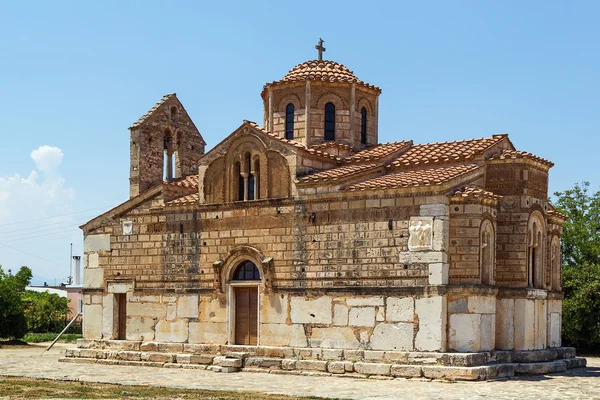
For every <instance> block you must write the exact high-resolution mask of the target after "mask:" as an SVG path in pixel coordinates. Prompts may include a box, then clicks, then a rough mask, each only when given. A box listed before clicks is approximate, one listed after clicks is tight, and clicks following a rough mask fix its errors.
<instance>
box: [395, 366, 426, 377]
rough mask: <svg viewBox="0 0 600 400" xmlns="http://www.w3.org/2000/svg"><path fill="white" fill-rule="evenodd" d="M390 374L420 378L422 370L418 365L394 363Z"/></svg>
mask: <svg viewBox="0 0 600 400" xmlns="http://www.w3.org/2000/svg"><path fill="white" fill-rule="evenodd" d="M390 374H391V375H392V376H396V377H399V378H420V377H421V375H422V371H421V367H420V366H418V365H392V368H391V369H390Z"/></svg>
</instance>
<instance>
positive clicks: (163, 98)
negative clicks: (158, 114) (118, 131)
mask: <svg viewBox="0 0 600 400" xmlns="http://www.w3.org/2000/svg"><path fill="white" fill-rule="evenodd" d="M173 96H175V93H169V94H166V95H164V96H163V97H162V99H160V100H159V101H158V103H156V104H155V105H154V106H153V107H152V108H151V109H150V110H148V112H147V113H146V114H144V115H142V116H141V117H140V119H138V120H137V121H135V122H134V123H133V125H131V127H130V128H129V129H132V128H137V127H138V126H139V125H140V124H142V123H143V122H144V121H146V120H147V119H148V118H150V116H151V115H152V114H153V113H154V111H156V110H157V109H158V108H159V107H160V106H162V105H163V104H165V103H166V102H167V101H168V100H169V99H170V98H171V97H173Z"/></svg>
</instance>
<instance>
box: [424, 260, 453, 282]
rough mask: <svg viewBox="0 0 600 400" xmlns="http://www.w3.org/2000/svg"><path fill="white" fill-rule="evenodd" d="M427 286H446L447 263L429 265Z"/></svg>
mask: <svg viewBox="0 0 600 400" xmlns="http://www.w3.org/2000/svg"><path fill="white" fill-rule="evenodd" d="M428 268H429V284H430V285H447V284H448V271H449V265H448V263H431V264H429V267H428Z"/></svg>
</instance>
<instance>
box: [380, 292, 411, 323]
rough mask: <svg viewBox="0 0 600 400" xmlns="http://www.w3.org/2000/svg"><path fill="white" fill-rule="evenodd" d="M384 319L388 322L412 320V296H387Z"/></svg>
mask: <svg viewBox="0 0 600 400" xmlns="http://www.w3.org/2000/svg"><path fill="white" fill-rule="evenodd" d="M385 316H386V319H387V320H388V321H390V322H413V320H414V318H415V301H414V299H413V298H412V297H402V298H398V297H388V298H387V309H386V312H385Z"/></svg>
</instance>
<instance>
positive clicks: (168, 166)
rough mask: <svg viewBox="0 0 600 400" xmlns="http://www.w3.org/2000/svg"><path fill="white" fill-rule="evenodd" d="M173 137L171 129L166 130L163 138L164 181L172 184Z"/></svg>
mask: <svg viewBox="0 0 600 400" xmlns="http://www.w3.org/2000/svg"><path fill="white" fill-rule="evenodd" d="M174 169H175V168H174V165H173V136H172V134H171V131H170V130H169V128H167V129H165V133H164V137H163V171H164V180H165V181H167V182H171V181H172V180H173V171H174Z"/></svg>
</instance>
